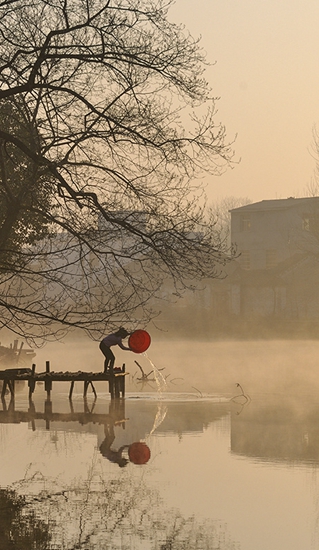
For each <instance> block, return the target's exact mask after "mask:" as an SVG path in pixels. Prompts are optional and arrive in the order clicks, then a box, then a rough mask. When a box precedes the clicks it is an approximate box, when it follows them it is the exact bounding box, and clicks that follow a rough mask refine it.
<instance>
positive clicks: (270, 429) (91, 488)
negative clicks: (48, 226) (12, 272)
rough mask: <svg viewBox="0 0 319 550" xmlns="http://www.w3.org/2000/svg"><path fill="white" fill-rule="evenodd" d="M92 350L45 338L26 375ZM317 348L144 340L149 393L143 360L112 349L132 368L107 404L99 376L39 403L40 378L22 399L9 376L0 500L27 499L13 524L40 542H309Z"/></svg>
mask: <svg viewBox="0 0 319 550" xmlns="http://www.w3.org/2000/svg"><path fill="white" fill-rule="evenodd" d="M96 347H97V346H96V344H94V343H89V342H88V343H83V342H81V343H79V342H69V343H68V344H55V345H53V344H52V345H48V346H47V347H46V348H43V349H41V350H38V351H37V357H36V363H37V370H39V371H41V370H44V368H43V366H44V364H45V361H46V360H50V363H51V369H52V370H74V371H76V370H80V369H81V370H94V371H98V370H100V368H101V364H102V363H103V361H101V357H100V353H99V351H98V350H97V349H96ZM318 351H319V343H317V342H312V341H308V342H307V341H305V342H301V341H299V342H279V341H278V342H263V341H260V342H237V343H236V342H214V343H194V342H169V343H163V342H158V343H155V344H154V343H153V344H152V346H151V348H150V350H149V352H148V355H149V358H150V359H151V361H152V362H153V363H154V365H156V367H157V368H158V369H159V372H160V373H161V374H162V376H163V377H164V379H165V381H166V387H165V388H164V389H163V388H162V390H161V392H158V385H157V383H156V377H155V376H154V375H153V373H152V369H151V366H150V363H149V361H148V358H147V357H145V356H138V357H136V356H134V355H133V354H131V353H125V352H122V351H121V352H119V353H118V354H117V355H118V361H119V364H121V363H122V362H125V363H126V368H127V370H128V371H129V372H130V374H129V375H128V376H127V394H126V398H125V399H124V400H120V401H119V402H111V401H110V399H109V395H108V392H107V388H106V387H105V385H103V383H100V385H98V384H97V385H96V389H97V393H98V399H97V400H96V401H95V402H94V400H93V395H91V394H89V395H88V399H87V401H84V400H83V398H82V391H83V388H82V385H81V384H80V383H78V385H77V384H76V385H75V390H74V398H73V400H72V403H70V402H69V400H68V390H69V388H68V387H67V386H66V385H64V384H63V383H61V384H58V383H57V384H56V385H55V386H53V392H52V395H51V399H50V402H48V399H47V396H46V393H45V392H44V387H43V386H41V385H38V386H37V388H36V391H35V393H34V398H33V402H32V403H29V402H28V399H27V397H28V392H27V387H26V386H23V384H21V385H20V386H19V387H18V391H17V393H16V399H15V402H14V403H13V402H11V403H10V399H9V395H8V396H6V398H5V400H4V402H3V403H2V410H1V412H0V441H1V468H0V486H1V494H2V500H3V499H7V500H6V503H7V505H8V502H11V503H12V502H14V499H15V498H17V496H18V495H22V496H24V497H25V501H24V503H23V509H22V512H21V513H22V516H21V517H24V518H25V519H24V520H23V521H24V523H23V521H22V519H21V517H20V516H19V517H18V516H17V513H16V516H13V519H12V517H11V522H13V525H14V521H15V520H14V517H16V519H17V518H18V519H19V521H20V525H21V522H22V524H23V525H27V527H25V532H26V533H27V534H25V537H29V539H28V540H30V541H31V540H34V539H36V540H40V539H41V540H42V543H41V544H42V546H39V548H48V549H56V548H59V549H60V548H61V549H67V550H71V549H76V548H83V549H87V550H90V549H96V550H100V549H101V550H102V549H103V550H104V549H133V550H135V549H136V550H139V549H143V550H144V549H145V550H146V549H156V550H157V549H158V550H168V549H170V550H172V549H174V550H175V549H176V550H180V549H185V548H192V549H214V550H215V549H221V550H222V549H227V550H235V549H236V550H239V549H240V550H256V549H258V550H270V549H271V550H286V549H287V550H301V549H302V550H312V549H317V548H318V544H319V533H318V526H319V523H318V520H319V485H318V465H319V437H318V436H319V427H318V418H319V403H318V390H319V380H318V366H317V358H318ZM136 360H137V361H138V362H139V364H140V365H141V366H142V369H143V371H144V372H145V373H146V374H147V375H148V377H147V379H146V380H145V379H144V380H142V379H141V378H142V376H141V370H140V369H139V367H138V366H137V365H136V363H135V361H136ZM132 443H144V444H145V446H146V448H147V449H149V450H150V457H148V456H146V460H145V463H144V464H136V463H134V461H132V460H130V457H129V454H128V449H129V448H130V446H131V445H132ZM121 448H123V451H122V452H121V453H120V455H119V450H121ZM142 448H143V447H142ZM119 456H121V458H124V459H125V464H123V463H120V460H119ZM144 458H145V457H144ZM9 491H10V492H9ZM10 499H11V500H10ZM13 508H14V507H13V505H12V509H13ZM32 514H33V515H32ZM28 517H32V518H33V521H32V522H31V521H29V522H27V520H26V518H28ZM34 518H36V520H35V519H34ZM4 525H5V523H4ZM13 532H14V536H18V535H17V533H16V531H14V530H13ZM41 537H42V538H41ZM39 544H40V543H39ZM29 547H30V548H33V546H32V545H31V542H30V546H29ZM17 548H19V545H17Z"/></svg>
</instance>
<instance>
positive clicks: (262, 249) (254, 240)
mask: <svg viewBox="0 0 319 550" xmlns="http://www.w3.org/2000/svg"><path fill="white" fill-rule="evenodd" d="M276 202H277V201H262V202H261V203H256V204H255V205H254V204H252V205H248V206H244V207H240V208H236V209H234V210H233V211H232V212H231V239H232V243H233V244H235V246H236V247H237V251H238V253H239V254H240V256H239V263H240V264H241V266H242V268H243V269H247V270H254V269H271V268H273V267H275V266H276V265H277V264H279V263H280V262H282V261H284V260H286V259H287V258H290V257H292V256H293V255H294V254H295V253H297V252H305V251H309V252H313V253H316V252H318V253H319V244H318V237H317V236H316V234H315V232H314V231H312V227H313V223H311V220H313V219H315V218H316V216H317V212H318V210H317V208H318V198H317V197H315V198H313V199H311V198H310V199H286V200H280V201H278V203H279V204H276ZM263 203H265V204H264V205H263Z"/></svg>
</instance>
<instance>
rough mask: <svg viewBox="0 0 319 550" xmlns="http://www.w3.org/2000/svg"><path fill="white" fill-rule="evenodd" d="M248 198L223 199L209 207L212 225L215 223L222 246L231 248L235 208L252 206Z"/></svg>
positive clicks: (232, 197)
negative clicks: (233, 210)
mask: <svg viewBox="0 0 319 550" xmlns="http://www.w3.org/2000/svg"><path fill="white" fill-rule="evenodd" d="M250 203H251V200H250V199H249V198H248V197H234V196H229V197H223V198H221V199H219V200H218V201H216V202H213V203H212V204H210V205H209V207H208V215H209V221H210V223H215V228H216V232H217V234H218V235H219V236H220V241H221V243H222V245H224V246H226V248H228V249H230V248H231V244H232V243H231V214H230V211H231V210H232V209H233V208H238V207H239V206H244V205H246V204H250Z"/></svg>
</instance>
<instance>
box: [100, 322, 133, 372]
mask: <svg viewBox="0 0 319 550" xmlns="http://www.w3.org/2000/svg"><path fill="white" fill-rule="evenodd" d="M129 334H130V333H129V332H127V330H125V328H123V327H121V328H119V330H117V331H116V332H114V333H113V334H109V335H108V336H105V338H103V340H102V341H101V343H100V350H101V352H102V353H103V355H104V357H105V361H104V372H107V370H108V369H112V368H113V367H114V362H115V356H114V353H113V352H112V351H111V347H112V346H120V348H121V349H125V350H127V351H131V349H130V348H129V347H127V346H124V344H123V342H122V340H123V338H126V336H128V335H129Z"/></svg>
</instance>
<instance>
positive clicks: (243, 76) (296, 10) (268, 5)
mask: <svg viewBox="0 0 319 550" xmlns="http://www.w3.org/2000/svg"><path fill="white" fill-rule="evenodd" d="M169 18H170V20H173V21H174V22H178V23H183V24H185V27H186V28H187V29H188V30H189V31H190V33H191V34H192V36H193V37H195V38H196V37H199V36H201V45H202V47H203V48H204V50H205V51H206V54H207V60H208V61H209V62H210V63H212V65H211V66H210V67H209V68H208V70H207V73H206V78H207V80H208V82H209V84H210V86H211V88H212V91H213V94H214V96H217V97H220V99H219V101H218V103H217V106H218V114H217V116H216V122H222V123H223V124H224V125H225V126H226V130H227V135H228V139H229V140H232V139H234V138H235V137H236V142H235V146H234V147H235V153H236V155H235V158H236V160H240V162H239V163H238V164H236V165H235V166H234V168H233V169H232V170H228V171H227V172H226V173H225V174H223V175H222V176H220V177H215V178H212V177H210V178H209V181H208V180H207V183H208V188H207V195H208V198H209V199H210V200H211V201H218V200H220V199H221V198H223V197H230V196H235V197H247V198H249V199H250V200H251V201H253V202H255V201H259V200H263V199H276V198H278V199H280V198H286V197H291V196H294V197H303V196H307V195H309V185H310V184H311V181H312V178H313V171H314V168H315V158H314V152H313V128H314V126H315V125H317V127H318V129H319V32H318V28H319V2H318V1H317V0H280V1H278V0H196V1H194V0H176V2H175V5H174V6H173V8H171V10H170V14H169ZM318 194H319V191H318Z"/></svg>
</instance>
